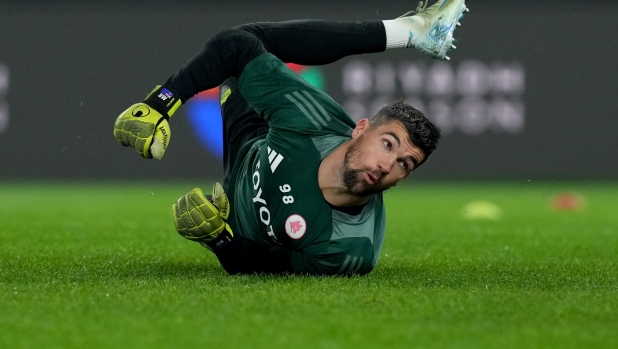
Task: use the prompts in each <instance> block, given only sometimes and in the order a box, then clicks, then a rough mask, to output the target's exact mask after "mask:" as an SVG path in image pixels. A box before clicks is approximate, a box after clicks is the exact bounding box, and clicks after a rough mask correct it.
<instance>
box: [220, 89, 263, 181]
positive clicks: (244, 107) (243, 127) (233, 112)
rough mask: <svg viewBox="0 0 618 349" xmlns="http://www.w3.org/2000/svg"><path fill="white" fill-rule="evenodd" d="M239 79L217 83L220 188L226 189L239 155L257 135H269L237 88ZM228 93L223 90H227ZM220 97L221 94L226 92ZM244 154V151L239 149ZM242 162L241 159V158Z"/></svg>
mask: <svg viewBox="0 0 618 349" xmlns="http://www.w3.org/2000/svg"><path fill="white" fill-rule="evenodd" d="M237 85H238V80H237V79H236V78H229V79H227V80H225V81H224V82H223V84H221V85H220V86H219V101H224V103H222V104H221V117H222V118H223V171H224V175H225V177H224V179H223V188H224V189H225V190H226V191H228V186H229V181H230V177H231V175H232V170H233V169H234V164H235V163H236V160H237V157H238V154H239V153H241V150H242V149H243V147H244V146H245V145H247V144H252V143H253V142H252V141H253V140H255V139H256V138H263V137H265V136H266V135H267V134H268V124H267V123H266V121H265V120H264V119H263V118H262V117H260V116H259V115H258V114H257V113H256V112H255V111H254V110H253V108H251V106H250V105H249V103H247V101H246V100H245V98H244V97H243V96H242V94H240V91H238V88H237ZM228 90H229V91H230V92H231V93H230V92H226V91H228ZM228 93H229V95H228V96H227V99H225V100H223V98H224V97H225V96H224V94H228ZM242 153H244V152H242ZM240 160H241V161H242V159H240Z"/></svg>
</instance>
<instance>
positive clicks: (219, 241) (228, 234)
mask: <svg viewBox="0 0 618 349" xmlns="http://www.w3.org/2000/svg"><path fill="white" fill-rule="evenodd" d="M233 239H234V234H233V233H232V229H231V228H230V226H229V225H227V223H226V224H225V229H224V230H223V231H222V232H221V233H219V235H217V237H216V238H214V239H212V240H210V241H208V242H206V241H205V240H202V241H199V243H200V244H201V245H202V246H204V247H206V248H207V249H209V250H211V251H217V250H220V249H222V248H225V247H226V246H228V245H229V244H231V243H232V240H233Z"/></svg>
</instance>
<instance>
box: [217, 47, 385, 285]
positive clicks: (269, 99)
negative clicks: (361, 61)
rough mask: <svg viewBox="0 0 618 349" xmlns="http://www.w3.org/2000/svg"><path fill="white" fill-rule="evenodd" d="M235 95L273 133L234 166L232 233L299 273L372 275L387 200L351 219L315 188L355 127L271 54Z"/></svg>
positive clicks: (253, 65)
mask: <svg viewBox="0 0 618 349" xmlns="http://www.w3.org/2000/svg"><path fill="white" fill-rule="evenodd" d="M238 89H239V91H240V92H241V93H242V95H243V96H244V97H245V99H246V100H247V102H248V103H249V104H250V105H251V107H252V108H253V109H254V110H255V111H256V112H257V113H258V114H259V115H260V116H261V117H263V118H264V119H265V120H266V121H267V122H268V125H269V133H268V135H266V137H263V138H259V139H257V140H255V141H254V142H253V144H250V145H247V146H246V147H244V151H242V154H239V157H238V159H239V160H238V161H237V162H236V164H235V165H234V169H233V171H232V176H231V181H230V185H229V189H228V192H229V194H230V200H231V202H232V208H233V210H232V215H231V216H230V221H229V223H230V226H231V227H232V229H233V231H234V233H235V234H239V235H242V236H244V237H246V238H249V239H251V240H253V241H256V242H258V243H260V244H264V245H272V246H275V245H280V246H284V247H287V248H290V249H291V250H292V265H293V267H294V271H296V272H301V273H311V274H350V273H359V274H365V273H368V272H370V271H371V270H372V269H373V268H375V266H376V263H377V261H378V257H379V255H380V249H381V248H382V242H383V240H384V231H385V218H386V217H385V214H386V213H385V209H384V202H383V198H382V194H375V195H373V196H372V197H371V199H370V200H369V202H368V203H367V204H366V205H365V207H364V208H363V210H362V212H361V213H360V214H358V215H350V214H346V213H343V212H340V211H337V210H333V209H332V208H331V207H330V206H329V204H328V202H326V200H325V199H324V197H323V196H322V192H321V190H320V187H319V184H318V169H319V166H320V163H321V161H322V159H324V158H325V157H326V156H327V155H328V154H330V153H331V152H332V151H333V150H334V149H335V148H337V146H339V145H341V144H342V143H343V142H345V141H346V140H349V139H350V137H351V135H352V129H353V128H354V127H355V124H354V122H353V121H352V120H351V119H350V117H349V116H348V115H347V113H346V112H345V111H344V110H343V108H342V107H341V106H340V105H339V104H338V103H336V102H335V101H334V100H333V99H332V98H330V96H328V95H327V94H326V93H324V92H323V91H321V90H319V89H316V88H315V87H313V86H311V85H310V84H309V83H307V82H306V81H305V80H303V79H302V78H300V77H299V76H298V75H296V74H295V73H294V72H292V71H291V70H290V69H289V68H288V67H287V66H285V64H283V62H281V61H280V60H279V59H277V58H276V57H274V56H273V55H271V54H262V55H261V56H259V57H257V58H255V59H254V60H252V61H251V62H250V63H249V64H248V65H247V66H246V67H245V69H244V71H243V73H242V75H241V77H240V79H239V82H238ZM232 93H233V92H232Z"/></svg>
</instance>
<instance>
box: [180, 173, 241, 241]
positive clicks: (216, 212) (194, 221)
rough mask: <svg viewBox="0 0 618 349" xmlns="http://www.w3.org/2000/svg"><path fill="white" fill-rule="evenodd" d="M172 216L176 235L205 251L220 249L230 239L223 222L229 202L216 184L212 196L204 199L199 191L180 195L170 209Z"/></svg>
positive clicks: (232, 235) (228, 229)
mask: <svg viewBox="0 0 618 349" xmlns="http://www.w3.org/2000/svg"><path fill="white" fill-rule="evenodd" d="M172 214H173V216H174V225H175V226H176V231H178V234H180V235H181V236H182V237H184V238H186V239H189V240H192V241H197V242H199V243H200V244H202V245H203V246H204V247H206V248H208V249H209V250H214V249H216V248H221V247H224V246H225V245H227V244H228V243H230V242H231V241H232V239H233V237H234V234H233V232H232V228H230V226H229V225H228V224H227V222H226V220H227V218H228V217H229V214H230V202H229V200H228V198H227V195H226V194H225V191H224V190H223V187H222V186H221V184H219V183H216V184H215V185H214V186H213V189H212V196H209V197H206V196H204V193H203V192H202V190H201V189H199V188H195V189H193V190H191V191H190V192H189V193H188V194H186V195H183V196H181V197H180V199H178V201H177V202H176V203H174V205H173V206H172Z"/></svg>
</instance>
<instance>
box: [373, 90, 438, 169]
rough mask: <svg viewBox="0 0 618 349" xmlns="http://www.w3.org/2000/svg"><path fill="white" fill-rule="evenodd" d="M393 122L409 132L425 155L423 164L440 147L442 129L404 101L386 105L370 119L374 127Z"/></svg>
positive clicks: (412, 139)
mask: <svg viewBox="0 0 618 349" xmlns="http://www.w3.org/2000/svg"><path fill="white" fill-rule="evenodd" d="M393 121H399V122H401V123H402V124H403V126H404V127H405V128H406V130H407V131H408V135H409V136H410V140H411V141H412V143H413V144H414V145H415V146H417V147H418V148H419V149H421V150H422V151H423V153H425V159H423V161H421V164H422V163H423V162H425V161H427V159H428V158H429V155H431V153H433V151H434V150H436V147H437V146H438V140H439V139H440V135H441V134H440V129H439V128H438V127H437V126H436V125H434V124H433V123H432V122H431V121H429V119H427V117H426V116H425V115H424V114H423V113H422V112H421V111H419V110H418V109H416V108H414V107H412V106H411V105H409V104H407V103H405V102H403V101H396V102H392V103H389V104H387V105H385V106H384V107H383V108H382V109H380V111H378V113H377V114H376V115H374V116H373V117H371V118H370V119H369V122H370V123H371V125H372V126H380V125H385V124H388V123H391V122H393ZM419 165H420V164H419Z"/></svg>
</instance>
